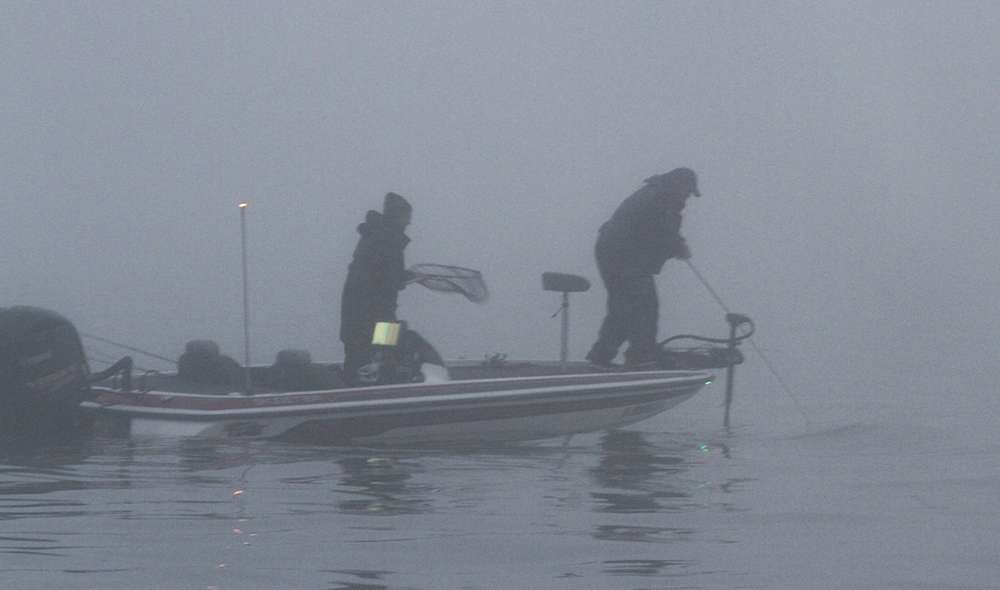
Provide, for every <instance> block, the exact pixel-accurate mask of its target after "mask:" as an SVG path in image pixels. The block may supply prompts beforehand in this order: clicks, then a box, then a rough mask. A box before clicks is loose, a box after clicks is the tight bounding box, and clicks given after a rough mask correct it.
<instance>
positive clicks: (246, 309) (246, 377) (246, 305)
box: [239, 201, 250, 395]
mask: <svg viewBox="0 0 1000 590" xmlns="http://www.w3.org/2000/svg"><path fill="white" fill-rule="evenodd" d="M247 206H248V203H246V202H245V201H244V202H242V203H240V205H239V207H240V241H241V251H242V255H243V392H244V393H245V394H247V395H250V297H249V295H248V293H249V291H248V289H247Z"/></svg>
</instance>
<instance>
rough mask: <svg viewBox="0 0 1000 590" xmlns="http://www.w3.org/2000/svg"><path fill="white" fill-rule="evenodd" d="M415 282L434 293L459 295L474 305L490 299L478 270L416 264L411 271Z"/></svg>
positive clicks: (444, 265)
mask: <svg viewBox="0 0 1000 590" xmlns="http://www.w3.org/2000/svg"><path fill="white" fill-rule="evenodd" d="M407 270H409V271H410V274H412V275H413V279H412V280H413V282H415V283H419V284H421V285H423V286H424V287H427V288H428V289H430V290H432V291H441V292H444V293H459V294H461V295H463V296H465V298H466V299H468V300H469V301H472V302H474V303H483V302H484V301H486V300H487V299H489V297H490V292H489V289H487V288H486V282H485V281H484V280H483V274H482V273H481V272H479V271H478V270H473V269H471V268H463V267H461V266H449V265H446V264H414V265H413V266H411V267H410V268H409V269H407Z"/></svg>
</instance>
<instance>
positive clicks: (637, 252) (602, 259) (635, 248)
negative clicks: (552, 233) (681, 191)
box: [596, 175, 688, 274]
mask: <svg viewBox="0 0 1000 590" xmlns="http://www.w3.org/2000/svg"><path fill="white" fill-rule="evenodd" d="M662 176H663V175H661V176H653V177H650V178H647V179H646V183H645V184H644V185H643V186H642V187H641V188H640V189H639V190H637V191H636V192H634V193H632V195H631V196H629V197H628V198H626V199H625V200H624V201H622V204H621V205H619V206H618V209H616V210H615V212H614V214H613V215H612V216H611V219H609V220H608V221H607V222H605V223H604V225H602V226H601V230H600V234H599V236H598V238H597V248H596V251H597V257H598V261H599V263H600V264H601V265H602V267H604V268H606V269H608V270H611V269H615V270H617V271H627V270H638V271H641V272H642V273H645V274H659V272H660V270H661V269H662V268H663V264H664V263H665V262H666V261H667V260H668V259H670V258H677V257H681V256H684V255H685V254H687V253H688V247H687V243H686V242H685V240H684V237H683V236H681V233H680V229H681V220H682V218H681V211H682V210H683V209H684V202H685V197H686V195H685V196H684V197H679V196H677V195H675V194H672V192H673V191H672V190H671V187H670V186H668V185H667V184H666V183H664V182H663V181H662V180H661V179H662ZM602 272H603V271H602Z"/></svg>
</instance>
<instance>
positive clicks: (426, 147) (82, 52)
mask: <svg viewBox="0 0 1000 590" xmlns="http://www.w3.org/2000/svg"><path fill="white" fill-rule="evenodd" d="M998 30H1000V6H998V5H997V4H995V3H989V2H962V3H946V2H909V1H892V2H879V3H876V4H874V5H872V4H871V3H868V2H837V3H822V4H814V3H800V2H668V3H662V2H660V3H653V2H631V3H619V2H546V3H537V2H505V3H492V2H481V3H469V2H412V3H411V2H398V3H397V2H379V3H369V2H336V3H334V2H315V3H313V2H294V3H291V4H290V5H285V4H284V3H278V2H274V3H263V2H259V3H242V2H240V3H235V2H234V3H225V2H216V3H201V2H191V3H181V2H167V3H134V2H116V3H112V2H101V3H87V2H74V3H63V2H45V3H28V2H24V3H13V2H10V3H4V4H2V5H0V74H2V77H3V80H4V81H5V82H4V84H3V87H2V89H0V150H2V152H0V178H2V179H3V187H2V192H0V240H2V242H0V243H2V248H0V252H2V253H0V268H2V269H3V274H4V279H5V280H4V281H3V283H2V296H0V305H9V304H14V303H21V304H34V305H41V306H45V307H51V308H53V309H56V310H59V311H62V312H63V313H65V314H67V315H69V316H70V317H71V318H72V319H73V320H74V321H75V322H76V323H77V324H78V326H79V327H80V328H81V329H82V330H84V331H89V332H94V333H98V334H101V335H103V336H105V337H108V338H113V339H117V340H122V341H125V342H128V343H131V344H133V345H135V346H143V347H148V348H151V349H154V350H158V351H160V352H163V353H166V354H171V355H173V354H176V353H178V352H179V351H180V349H181V347H182V346H183V343H184V341H186V340H187V339H190V338H196V337H211V338H214V339H217V340H219V341H220V343H222V345H223V347H224V348H225V349H227V350H228V351H229V352H231V353H232V354H234V356H238V357H240V356H241V355H242V353H241V351H240V348H239V347H240V346H241V342H242V340H241V338H242V331H241V324H240V313H241V312H240V301H241V300H240V272H239V271H240V267H239V213H238V210H237V208H236V203H237V202H238V201H239V200H241V199H246V200H249V201H250V202H251V209H250V210H249V214H248V215H249V217H248V220H249V229H250V250H251V295H252V305H253V311H252V314H253V331H254V340H255V346H254V360H256V361H258V362H267V361H269V360H270V359H271V358H272V357H273V354H274V352H275V351H277V350H278V349H279V348H283V347H287V346H297V347H307V348H310V349H311V350H312V351H313V354H314V356H317V357H322V358H330V357H335V358H339V357H340V355H341V348H340V344H339V342H338V341H337V337H336V334H337V326H338V319H337V316H338V304H339V295H340V287H341V282H342V281H343V279H344V277H345V275H346V266H347V263H348V261H349V258H350V254H351V251H352V249H353V247H354V243H355V241H356V233H355V231H354V228H355V226H356V225H357V223H358V222H360V221H361V220H362V219H363V216H364V212H365V210H366V209H368V208H377V207H378V206H379V204H380V202H381V197H382V195H383V194H384V193H385V192H387V191H390V190H392V191H396V192H399V193H401V194H403V195H405V196H406V197H407V198H409V199H410V200H411V202H412V203H413V205H414V207H415V213H414V223H413V226H412V228H411V232H410V233H411V236H412V237H413V239H414V241H413V243H412V244H411V247H410V248H409V250H408V253H407V255H408V261H409V262H442V263H452V264H460V265H465V266H473V267H476V268H480V269H482V270H483V272H484V274H485V275H486V277H487V280H488V282H489V284H490V287H491V289H492V291H493V299H492V300H491V302H490V303H489V304H488V305H486V306H482V307H480V306H474V305H472V304H470V303H468V302H465V301H464V300H462V299H458V298H452V297H447V296H442V295H439V294H433V293H430V292H427V291H423V290H420V289H419V288H411V289H407V291H406V292H404V293H403V294H402V296H401V302H402V307H401V309H400V313H401V315H402V316H403V317H405V318H407V319H409V320H410V321H411V322H412V323H413V325H414V326H415V327H416V328H417V329H418V330H420V331H421V332H422V333H424V334H425V335H426V336H427V337H428V338H429V339H430V340H431V341H432V342H434V344H435V345H436V346H438V347H439V348H440V349H441V350H442V352H443V353H444V354H445V356H446V357H457V356H460V355H465V356H469V357H471V358H479V357H481V356H482V355H483V354H486V353H489V352H496V351H499V352H507V353H510V354H511V355H513V356H553V355H555V354H557V352H558V322H557V320H550V319H549V316H550V315H551V313H552V312H553V311H554V310H555V308H556V307H557V305H558V301H557V296H555V295H554V294H548V293H542V292H541V290H540V279H539V275H540V273H541V272H542V271H544V270H562V271H567V272H576V273H580V274H584V275H586V276H588V277H590V278H591V279H592V280H593V281H594V282H595V290H594V291H593V292H592V293H590V294H587V295H582V296H577V297H576V298H575V299H574V309H573V313H574V316H573V319H574V323H573V330H574V339H573V353H574V354H575V355H576V356H580V355H582V353H583V352H584V351H585V348H586V346H588V345H589V344H590V341H591V339H592V338H593V337H594V336H595V334H596V329H597V325H598V322H599V321H600V318H601V314H602V313H603V306H604V293H603V289H602V288H601V286H600V284H599V281H597V273H596V269H595V268H594V264H593V261H592V255H591V250H592V245H593V240H594V237H595V233H596V230H597V227H598V226H599V225H600V223H601V222H602V221H603V220H604V219H605V218H606V217H607V216H608V215H609V214H610V213H611V211H612V210H613V209H614V207H615V206H616V205H617V204H618V202H620V201H621V199H623V198H624V197H626V196H627V195H628V194H629V193H630V192H632V191H633V190H634V189H635V188H637V187H638V185H639V184H640V183H641V181H642V179H643V178H645V177H646V176H649V175H651V174H655V173H659V172H664V171H666V170H668V169H670V168H673V167H675V166H680V165H687V166H691V167H693V168H694V169H696V170H697V171H698V172H699V174H700V176H701V179H702V192H703V193H704V195H705V196H704V198H703V199H700V200H694V201H693V202H692V203H691V204H690V206H689V208H688V210H687V214H686V218H685V234H686V235H687V236H688V239H689V241H690V242H691V246H692V250H693V252H694V258H693V262H694V263H695V264H697V265H698V266H699V268H700V269H701V270H702V271H703V272H704V273H705V275H706V276H707V277H708V278H709V279H710V280H711V281H712V282H713V284H714V286H715V287H716V288H717V289H718V290H719V292H720V294H721V295H723V297H725V298H726V299H727V303H729V305H730V306H731V307H733V308H735V309H737V310H740V311H745V312H746V313H748V314H750V315H751V316H752V317H754V318H755V319H756V320H757V321H758V323H759V324H760V327H761V332H760V338H761V341H763V342H765V343H766V344H767V345H768V347H769V348H771V349H774V350H777V351H779V352H780V350H781V349H782V348H783V347H786V348H787V347H795V348H808V349H812V350H815V351H816V357H815V358H817V359H822V358H825V357H826V356H828V355H829V354H831V353H833V352H837V351H843V350H844V349H846V348H848V347H853V349H854V350H858V351H860V352H861V353H865V352H877V351H879V350H880V349H884V348H885V347H889V346H901V347H903V348H904V349H905V348H906V347H918V348H919V347H925V348H924V349H926V350H931V349H932V347H935V346H945V347H948V346H962V347H965V346H968V348H969V349H970V350H972V351H975V353H976V354H977V355H980V356H977V357H976V358H982V359H987V360H988V359H993V361H994V362H995V359H996V345H995V343H993V338H992V334H993V333H995V331H996V330H997V329H1000V317H998V316H1000V314H998V312H997V309H996V300H997V297H998V295H1000V278H998V276H1000V273H997V270H996V268H997V263H996V260H997V259H998V250H1000V247H998V241H997V238H996V231H995V225H996V223H997V220H998V219H1000V206H998V204H997V199H998V196H1000V167H998V165H997V162H998V158H997V153H998V151H997V148H996V141H997V139H996V138H997V137H1000V106H998V101H997V97H998V96H1000V83H998V79H1000V77H998V76H997V72H1000V42H998V41H997V38H998V36H997V34H996V32H997V31H998ZM659 284H660V288H661V299H662V300H663V304H664V314H663V315H664V318H663V321H662V324H661V333H662V334H663V335H667V334H669V333H674V332H677V331H681V330H683V331H690V330H696V331H701V332H708V333H721V331H722V330H724V325H722V319H721V312H720V311H719V310H718V309H717V308H716V307H715V304H714V303H713V302H712V301H711V299H710V298H709V296H708V295H707V294H706V293H705V291H704V290H703V289H702V287H701V286H700V285H699V284H698V283H697V282H696V281H695V279H694V277H693V276H692V275H691V273H690V271H688V269H686V268H685V267H684V265H682V264H678V263H670V264H668V266H667V268H666V269H665V271H664V274H663V275H661V279H660V283H659ZM970 332H971V333H974V334H976V335H978V336H974V337H973V339H972V340H971V341H970V339H969V338H968V334H969V333H970ZM903 335H906V336H907V339H906V342H900V338H901V337H902V336H903ZM987 335H989V336H987ZM977 339H978V340H977ZM981 345H985V346H986V348H984V347H983V346H981ZM990 346H992V349H990V348H989V347H990Z"/></svg>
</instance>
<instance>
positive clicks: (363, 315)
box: [340, 193, 413, 385]
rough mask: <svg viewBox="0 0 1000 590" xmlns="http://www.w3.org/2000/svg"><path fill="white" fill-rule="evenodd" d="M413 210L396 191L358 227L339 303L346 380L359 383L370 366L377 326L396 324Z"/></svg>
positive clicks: (406, 274)
mask: <svg viewBox="0 0 1000 590" xmlns="http://www.w3.org/2000/svg"><path fill="white" fill-rule="evenodd" d="M412 212H413V209H412V207H411V206H410V204H409V203H407V202H406V199H404V198H403V197H401V196H399V195H397V194H396V193H389V194H387V195H386V196H385V201H384V204H383V206H382V212H381V213H379V212H378V211H368V214H367V215H366V216H365V221H364V222H363V223H361V224H360V225H358V233H359V234H361V238H360V239H359V240H358V245H357V247H356V248H355V249H354V258H353V260H351V265H350V267H349V268H348V271H347V281H346V282H345V283H344V292H343V295H342V297H341V304H340V340H341V342H343V343H344V379H345V380H346V381H347V383H348V384H351V385H354V384H356V383H357V373H358V369H359V368H360V367H362V366H364V365H366V364H368V363H369V362H371V352H372V348H371V346H372V345H371V341H372V331H373V329H374V327H375V323H376V322H383V321H390V322H391V321H396V305H397V298H398V296H399V291H400V290H401V289H402V288H403V287H405V286H406V281H407V279H408V276H409V275H408V273H407V272H406V263H405V261H404V256H403V250H405V248H406V245H407V244H408V243H409V242H410V238H408V237H407V236H406V233H405V230H406V226H407V225H409V224H410V219H411V217H412Z"/></svg>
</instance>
